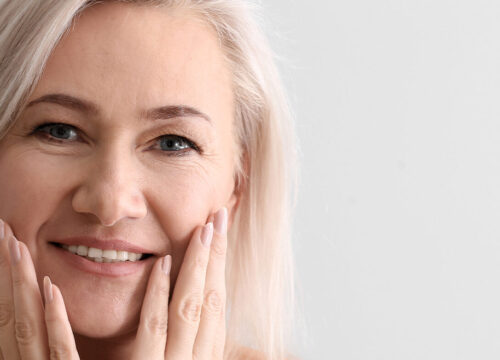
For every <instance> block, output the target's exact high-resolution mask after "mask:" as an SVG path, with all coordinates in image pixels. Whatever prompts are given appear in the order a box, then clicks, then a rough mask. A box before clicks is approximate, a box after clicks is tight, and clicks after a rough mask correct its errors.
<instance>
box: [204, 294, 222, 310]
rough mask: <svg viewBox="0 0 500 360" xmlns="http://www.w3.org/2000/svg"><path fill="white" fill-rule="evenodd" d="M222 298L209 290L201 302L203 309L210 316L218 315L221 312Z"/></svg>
mask: <svg viewBox="0 0 500 360" xmlns="http://www.w3.org/2000/svg"><path fill="white" fill-rule="evenodd" d="M222 307H223V301H222V296H221V295H220V293H219V292H218V291H216V290H209V291H208V292H207V293H206V294H205V298H204V300H203V309H204V310H207V311H208V312H210V313H211V314H214V315H218V314H219V313H220V312H221V311H222Z"/></svg>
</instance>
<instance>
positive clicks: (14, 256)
mask: <svg viewBox="0 0 500 360" xmlns="http://www.w3.org/2000/svg"><path fill="white" fill-rule="evenodd" d="M9 253H10V259H11V261H12V263H14V264H17V263H18V262H19V260H20V259H21V251H20V250H19V243H18V242H17V239H16V238H15V237H14V235H11V236H10V239H9Z"/></svg>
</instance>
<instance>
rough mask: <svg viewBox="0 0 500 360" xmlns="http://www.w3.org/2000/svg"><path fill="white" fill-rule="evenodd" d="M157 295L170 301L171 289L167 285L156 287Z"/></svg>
mask: <svg viewBox="0 0 500 360" xmlns="http://www.w3.org/2000/svg"><path fill="white" fill-rule="evenodd" d="M156 295H157V296H160V297H162V298H167V299H168V297H169V295H170V288H169V287H168V286H167V285H165V284H159V285H157V287H156Z"/></svg>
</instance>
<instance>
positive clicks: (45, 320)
mask: <svg viewBox="0 0 500 360" xmlns="http://www.w3.org/2000/svg"><path fill="white" fill-rule="evenodd" d="M212 218H213V219H214V220H215V228H216V231H215V232H213V227H212V223H211V222H209V223H208V224H207V225H205V226H203V227H198V228H197V229H196V230H195V232H194V235H193V237H192V239H191V241H190V244H189V245H188V248H187V251H186V255H185V257H184V261H183V264H182V266H181V269H180V272H179V275H178V278H177V283H176V287H175V289H174V293H173V296H172V303H171V304H170V306H169V304H168V297H169V292H170V276H169V274H167V273H166V272H165V271H163V269H165V270H169V269H170V262H171V261H170V257H169V256H168V259H167V257H166V258H165V263H164V262H163V259H164V258H160V259H158V260H157V261H156V263H155V264H154V266H153V270H152V272H151V276H150V278H149V282H148V288H147V291H146V295H145V298H144V302H143V305H142V310H141V317H140V321H139V328H138V331H137V336H136V340H135V343H134V346H133V350H132V354H131V359H169V360H174V359H190V358H194V359H214V360H219V359H222V358H223V352H224V341H225V335H226V334H225V302H226V289H225V258H226V249H227V235H226V230H227V210H226V209H225V208H223V209H221V210H220V211H219V212H218V213H217V214H216V215H215V217H213V216H211V219H212ZM4 227H5V229H4V236H3V238H2V229H1V224H0V289H2V291H1V292H0V350H1V352H0V359H2V355H3V359H5V360H7V359H8V360H11V359H12V360H16V359H49V354H50V359H79V356H78V352H77V349H76V345H75V340H74V336H73V332H72V330H71V326H70V323H69V320H68V316H67V313H66V308H65V305H64V301H63V298H62V295H61V292H60V290H59V288H58V287H57V286H55V285H52V284H51V283H50V280H49V278H48V277H45V278H44V295H45V309H44V308H43V305H42V299H41V295H40V291H39V288H38V284H37V279H36V274H35V269H34V266H33V262H32V260H31V256H30V253H29V251H28V248H27V247H26V245H25V244H24V243H22V242H20V241H17V239H16V238H15V237H14V234H13V233H12V230H11V228H10V227H9V226H8V224H5V226H4ZM212 234H213V241H212V245H211V246H210V241H211V240H212ZM202 238H203V239H206V240H207V242H208V244H207V246H204V245H203V244H202V242H201V239H202ZM162 265H164V266H162ZM167 272H168V271H167ZM167 325H168V326H167ZM167 329H168V330H167ZM167 335H168V336H167Z"/></svg>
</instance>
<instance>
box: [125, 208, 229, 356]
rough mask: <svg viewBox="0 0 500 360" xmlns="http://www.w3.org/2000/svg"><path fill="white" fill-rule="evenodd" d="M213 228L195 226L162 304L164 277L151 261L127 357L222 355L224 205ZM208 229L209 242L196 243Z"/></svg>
mask: <svg viewBox="0 0 500 360" xmlns="http://www.w3.org/2000/svg"><path fill="white" fill-rule="evenodd" d="M211 218H212V217H211ZM209 221H210V220H209ZM214 227H215V231H213V228H212V223H211V222H209V223H208V224H207V225H205V226H204V227H199V228H198V229H196V231H195V233H194V235H193V238H192V239H191V242H190V243H189V245H188V248H187V250H186V255H185V256H184V261H183V263H182V266H181V269H180V272H179V275H178V277H177V283H176V286H175V289H174V293H173V295H172V302H171V304H170V305H169V306H168V309H167V305H168V294H169V288H170V281H169V277H168V276H165V274H164V273H162V271H161V267H160V265H161V264H160V261H158V262H157V264H155V267H154V268H153V272H152V273H151V277H150V279H149V282H148V289H147V291H146V296H145V298H144V303H143V305H142V311H141V319H140V322H139V329H138V331H137V337H136V344H135V347H134V350H133V355H132V359H137V360H139V359H168V360H185V359H200V360H201V359H203V360H205V359H207V360H208V359H212V360H221V359H222V358H223V353H224V341H225V337H226V321H225V308H226V287H225V263H226V249H227V210H226V209H225V208H222V209H221V210H219V211H218V212H217V214H216V215H215V216H214ZM212 232H213V241H212V244H211V246H210V243H208V244H207V245H206V246H205V245H202V242H201V239H202V238H205V239H206V240H208V241H211V238H212ZM160 260H161V259H160ZM167 311H168V315H167ZM167 325H168V326H167ZM167 328H168V329H167ZM165 341H166V346H165Z"/></svg>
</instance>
